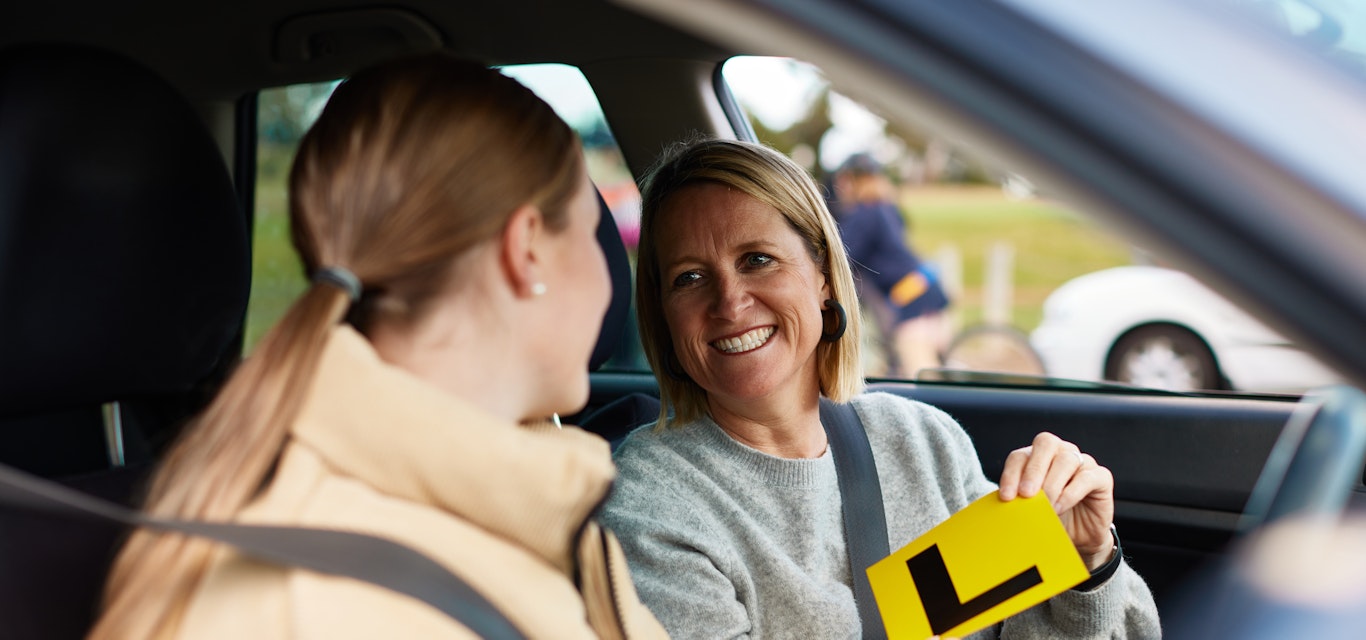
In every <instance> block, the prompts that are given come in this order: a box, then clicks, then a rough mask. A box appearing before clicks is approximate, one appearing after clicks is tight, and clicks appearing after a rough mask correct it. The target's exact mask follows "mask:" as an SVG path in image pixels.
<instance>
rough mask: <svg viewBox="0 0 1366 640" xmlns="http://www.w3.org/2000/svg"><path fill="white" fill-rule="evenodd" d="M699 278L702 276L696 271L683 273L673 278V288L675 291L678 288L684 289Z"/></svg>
mask: <svg viewBox="0 0 1366 640" xmlns="http://www.w3.org/2000/svg"><path fill="white" fill-rule="evenodd" d="M701 277H702V276H701V275H699V274H698V273H697V272H696V271H684V272H683V273H680V274H678V275H677V276H676V277H675V278H674V288H675V289H677V288H679V287H686V286H688V285H690V284H692V283H694V282H696V281H697V280H698V279H699V278H701Z"/></svg>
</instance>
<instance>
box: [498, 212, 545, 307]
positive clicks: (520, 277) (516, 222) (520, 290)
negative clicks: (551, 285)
mask: <svg viewBox="0 0 1366 640" xmlns="http://www.w3.org/2000/svg"><path fill="white" fill-rule="evenodd" d="M544 234H545V216H544V215H542V214H541V210H540V208H539V207H537V206H535V205H533V204H524V205H522V206H520V207H518V208H517V210H516V211H513V212H512V215H511V216H509V217H508V221H507V224H506V225H504V226H503V232H502V236H501V237H500V238H499V262H500V263H501V264H502V267H503V272H504V273H505V274H506V275H507V278H508V282H509V283H510V284H511V286H512V290H513V291H515V292H516V295H517V296H518V297H532V296H535V295H539V292H543V291H544V290H545V283H544V281H543V280H542V275H543V274H542V270H543V264H542V260H543V256H541V255H540V240H541V237H542V236H543V235H544Z"/></svg>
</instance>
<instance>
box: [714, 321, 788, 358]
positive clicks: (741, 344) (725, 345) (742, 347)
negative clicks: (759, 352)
mask: <svg viewBox="0 0 1366 640" xmlns="http://www.w3.org/2000/svg"><path fill="white" fill-rule="evenodd" d="M777 330H778V328H777V327H774V326H767V327H759V328H758V329H750V330H749V331H746V332H744V333H742V334H740V335H738V336H735V337H731V338H721V339H720V340H714V341H712V342H711V346H713V347H715V348H717V349H719V350H721V351H722V352H724V353H728V354H740V353H748V352H750V351H753V350H755V349H758V348H759V347H762V346H764V345H765V344H768V339H769V338H772V337H773V334H774V332H776V331H777Z"/></svg>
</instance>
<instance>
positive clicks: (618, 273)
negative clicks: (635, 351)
mask: <svg viewBox="0 0 1366 640" xmlns="http://www.w3.org/2000/svg"><path fill="white" fill-rule="evenodd" d="M598 206H599V207H600V208H601V209H602V217H601V218H600V219H599V220H598V244H600V245H602V253H603V255H605V256H606V257H607V271H608V272H609V273H610V274H611V276H612V304H611V305H610V306H609V307H607V315H606V316H604V317H603V319H602V330H601V331H600V332H599V333H598V344H597V346H596V347H594V348H593V358H592V359H591V360H590V361H589V364H588V370H589V371H596V370H598V369H599V368H600V367H602V365H603V364H606V362H607V361H608V360H609V359H611V357H612V353H613V352H614V351H616V349H617V343H619V342H621V334H622V331H623V330H624V329H625V328H626V323H627V322H629V321H630V319H631V261H630V259H629V258H628V257H627V256H626V245H625V244H623V243H622V241H621V233H620V232H619V231H617V222H616V220H615V219H613V218H612V210H611V209H609V208H608V207H607V201H606V200H604V199H603V198H602V192H601V191H599V192H598Z"/></svg>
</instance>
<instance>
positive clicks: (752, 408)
mask: <svg viewBox="0 0 1366 640" xmlns="http://www.w3.org/2000/svg"><path fill="white" fill-rule="evenodd" d="M708 405H709V407H710V411H711V417H712V420H715V421H716V424H717V425H718V426H720V427H721V430H722V431H725V432H726V434H727V435H729V436H730V437H731V438H732V439H733V440H735V441H736V442H739V443H740V444H743V445H745V446H747V447H750V448H752V449H756V450H758V451H762V452H764V453H767V454H768V455H771V456H776V457H779V458H819V457H821V456H822V455H824V454H825V450H826V448H827V447H828V442H827V441H826V438H825V428H824V427H822V426H821V416H820V402H819V396H815V395H813V396H810V401H809V402H805V401H804V402H795V403H771V404H766V405H759V404H758V403H747V404H744V405H742V406H739V407H735V408H731V407H727V406H725V405H726V403H724V402H717V401H711V402H708Z"/></svg>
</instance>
